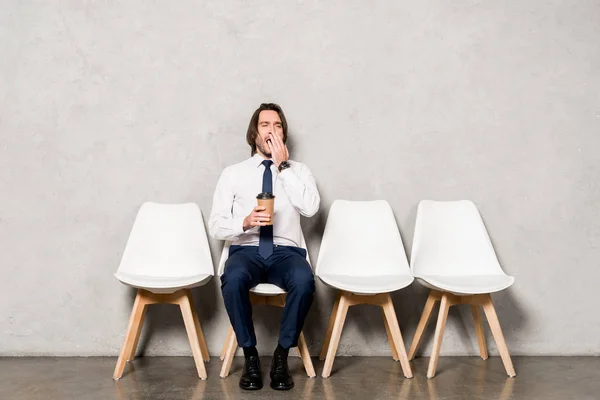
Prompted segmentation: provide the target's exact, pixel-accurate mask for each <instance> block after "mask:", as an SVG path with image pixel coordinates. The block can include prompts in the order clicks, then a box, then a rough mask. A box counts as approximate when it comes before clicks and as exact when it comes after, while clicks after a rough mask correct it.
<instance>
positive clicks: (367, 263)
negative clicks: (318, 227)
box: [316, 200, 413, 378]
mask: <svg viewBox="0 0 600 400" xmlns="http://www.w3.org/2000/svg"><path fill="white" fill-rule="evenodd" d="M316 275H317V276H318V277H319V279H321V281H323V282H324V283H325V284H326V285H328V286H330V287H332V288H334V289H338V290H339V293H338V295H337V299H336V301H335V304H334V306H333V311H332V312H331V317H330V319H329V327H328V328H327V333H326V335H325V340H324V342H323V347H322V349H321V355H320V359H321V360H323V359H325V366H324V368H323V378H327V377H328V376H329V375H330V374H331V368H332V367H333V361H334V358H335V353H336V351H337V348H338V344H339V341H340V337H341V334H342V328H343V326H344V321H345V319H346V313H347V312H348V307H350V306H353V305H356V304H374V305H377V306H380V307H382V309H383V316H384V325H385V328H386V331H387V335H388V339H389V341H390V347H391V349H392V356H393V358H394V360H396V361H398V360H400V362H401V365H402V371H403V372H404V376H406V377H407V378H411V377H412V371H411V368H410V364H409V363H408V358H407V356H406V350H405V348H404V342H403V340H402V334H401V332H400V326H399V325H398V320H397V318H396V312H395V310H394V304H393V303H392V298H391V296H390V293H391V292H394V291H396V290H400V289H402V288H405V287H407V286H409V285H410V284H411V283H412V281H413V277H412V275H411V273H410V269H409V266H408V261H407V258H406V253H405V252H404V246H403V245H402V238H401V237H400V232H399V231H398V225H397V224H396V220H395V219H394V214H393V212H392V208H391V207H390V205H389V204H388V202H387V201H385V200H377V201H345V200H336V201H334V203H333V204H332V205H331V209H330V211H329V216H328V218H327V225H326V226H325V233H324V234H323V241H322V244H321V250H320V252H319V259H318V261H317V270H316Z"/></svg>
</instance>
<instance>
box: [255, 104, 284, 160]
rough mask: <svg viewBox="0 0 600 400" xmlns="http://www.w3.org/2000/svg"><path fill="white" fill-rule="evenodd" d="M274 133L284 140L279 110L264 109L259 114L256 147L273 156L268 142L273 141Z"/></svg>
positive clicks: (264, 153) (262, 152)
mask: <svg viewBox="0 0 600 400" xmlns="http://www.w3.org/2000/svg"><path fill="white" fill-rule="evenodd" d="M273 135H277V136H279V138H280V139H281V140H283V127H282V124H281V119H280V118H279V114H278V113H277V111H271V110H263V111H261V112H260V114H259V115H258V136H257V137H256V149H257V151H258V152H259V153H260V154H261V155H263V156H265V157H266V158H271V156H272V155H271V149H270V148H269V144H268V143H267V142H269V141H271V140H272V138H273Z"/></svg>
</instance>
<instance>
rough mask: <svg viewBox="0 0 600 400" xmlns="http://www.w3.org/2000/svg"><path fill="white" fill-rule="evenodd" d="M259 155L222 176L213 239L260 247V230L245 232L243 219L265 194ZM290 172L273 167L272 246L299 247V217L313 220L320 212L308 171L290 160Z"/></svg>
mask: <svg viewBox="0 0 600 400" xmlns="http://www.w3.org/2000/svg"><path fill="white" fill-rule="evenodd" d="M263 161H264V158H262V157H261V156H260V155H259V154H255V155H254V156H253V157H250V158H249V159H247V160H245V161H242V162H241V163H239V164H235V165H231V166H229V167H227V168H225V170H223V173H222V174H221V177H220V178H219V181H218V182H217V188H216V189H215V195H214V198H213V206H212V211H211V213H210V220H209V223H208V225H209V232H210V234H211V236H213V237H214V238H216V239H220V240H230V241H232V242H233V243H232V244H234V245H244V246H258V241H259V234H260V230H259V229H260V227H258V226H255V227H252V228H250V229H248V230H247V231H246V232H244V229H243V223H244V218H246V217H247V216H248V214H250V213H251V212H252V210H253V209H254V207H256V206H257V205H258V203H257V201H256V195H258V194H259V193H260V192H262V181H263V173H264V172H265V167H264V165H262V162H263ZM289 163H290V165H291V167H290V168H287V169H284V170H283V171H282V172H279V170H278V169H277V167H276V166H275V164H272V165H271V174H272V176H273V194H274V195H275V211H274V215H273V216H271V218H272V219H273V244H275V245H280V246H295V247H300V243H301V237H302V230H301V228H300V215H304V216H305V217H312V216H313V215H314V214H315V213H316V212H317V210H318V209H319V203H320V201H321V198H320V196H319V192H318V190H317V185H316V183H315V179H314V178H313V176H312V173H311V172H310V170H309V169H308V167H307V166H306V165H304V164H302V163H299V162H297V161H292V160H289Z"/></svg>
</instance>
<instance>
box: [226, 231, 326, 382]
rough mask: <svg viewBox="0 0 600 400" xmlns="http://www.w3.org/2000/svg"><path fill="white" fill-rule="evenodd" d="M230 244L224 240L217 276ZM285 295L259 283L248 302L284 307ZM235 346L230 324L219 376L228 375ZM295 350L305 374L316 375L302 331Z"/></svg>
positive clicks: (236, 344) (307, 259)
mask: <svg viewBox="0 0 600 400" xmlns="http://www.w3.org/2000/svg"><path fill="white" fill-rule="evenodd" d="M301 239H302V243H300V247H302V248H303V249H305V250H306V261H308V263H309V264H310V258H309V257H308V249H307V247H306V242H305V240H304V236H302V237H301ZM230 246H231V242H230V241H227V242H225V246H223V252H222V253H221V261H220V262H219V268H218V274H219V277H220V276H221V275H223V273H224V272H225V262H226V261H227V258H228V257H229V247H230ZM285 297H286V292H285V290H283V289H282V288H280V287H279V286H276V285H273V284H271V283H259V284H258V285H256V286H255V287H253V288H252V289H250V303H251V304H253V305H255V304H263V305H269V306H276V307H285ZM237 348H238V342H237V339H236V337H235V333H234V331H233V327H232V326H231V325H230V326H229V331H228V333H227V338H226V339H225V343H224V344H223V350H221V360H223V365H222V367H221V374H220V376H221V378H225V377H227V376H228V375H229V370H230V369H231V363H232V362H233V357H234V356H235V353H236V351H237ZM297 350H298V355H299V356H300V358H301V359H302V363H303V364H304V369H305V370H306V374H307V375H308V376H309V377H310V378H314V377H315V376H317V374H316V373H315V368H314V366H313V363H312V360H311V359H310V353H309V352H308V346H307V344H306V340H305V339H304V333H303V332H300V336H299V338H298V347H297Z"/></svg>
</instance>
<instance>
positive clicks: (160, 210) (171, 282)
mask: <svg viewBox="0 0 600 400" xmlns="http://www.w3.org/2000/svg"><path fill="white" fill-rule="evenodd" d="M213 274H214V269H213V263H212V258H211V256H210V248H209V246H208V237H207V235H206V230H205V228H204V221H203V219H202V213H201V212H200V209H199V208H198V206H197V205H196V204H194V203H187V204H159V203H151V202H147V203H144V204H142V206H141V207H140V210H139V211H138V214H137V216H136V218H135V221H134V223H133V228H132V229H131V233H130V234H129V240H128V241H127V245H126V246H125V251H124V253H123V257H122V258H121V263H120V265H119V268H118V270H117V272H116V273H115V276H116V277H117V279H118V280H119V281H121V282H122V283H123V284H125V285H128V286H131V287H134V288H137V289H138V291H137V295H136V298H135V301H134V304H133V309H132V311H131V317H130V319H129V325H128V327H127V332H126V334H125V339H124V342H123V345H122V347H121V351H120V353H119V359H118V360H117V365H116V367H115V371H114V374H113V378H114V379H119V378H121V376H122V375H123V371H124V369H125V364H126V363H127V361H130V360H133V359H134V357H135V351H136V348H137V345H138V341H139V339H140V333H141V330H142V325H143V321H144V315H145V312H146V308H147V306H148V305H151V304H156V303H169V304H176V305H178V306H179V307H180V309H181V313H182V316H183V320H184V323H185V328H186V331H187V333H188V339H189V341H190V345H191V347H192V354H193V356H194V362H195V364H196V370H197V372H198V376H199V377H200V378H201V379H206V378H207V375H206V368H205V367H204V362H205V361H209V359H210V357H209V354H208V347H207V345H206V341H205V340H204V334H203V332H202V328H201V327H200V322H199V321H198V315H197V313H196V311H195V309H194V304H193V301H192V296H191V292H190V288H193V287H197V286H201V285H204V284H205V283H206V282H208V281H209V280H210V278H211V277H212V276H213Z"/></svg>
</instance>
